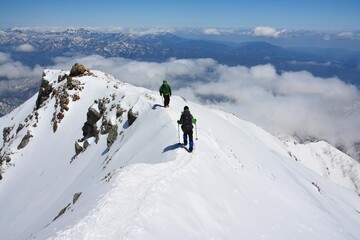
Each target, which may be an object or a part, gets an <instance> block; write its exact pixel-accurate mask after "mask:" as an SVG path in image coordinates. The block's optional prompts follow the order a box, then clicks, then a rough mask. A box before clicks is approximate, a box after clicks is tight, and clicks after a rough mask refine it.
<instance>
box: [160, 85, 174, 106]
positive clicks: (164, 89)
mask: <svg viewBox="0 0 360 240" xmlns="http://www.w3.org/2000/svg"><path fill="white" fill-rule="evenodd" d="M159 92H160V96H164V107H169V103H170V97H171V87H170V85H169V84H168V82H167V81H166V80H164V81H163V84H162V85H161V87H160V89H159Z"/></svg>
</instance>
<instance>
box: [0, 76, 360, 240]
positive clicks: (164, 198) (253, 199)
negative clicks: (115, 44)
mask: <svg viewBox="0 0 360 240" xmlns="http://www.w3.org/2000/svg"><path fill="white" fill-rule="evenodd" d="M65 73H67V72H63V71H58V70H46V71H45V76H44V79H45V80H47V81H49V83H52V86H53V89H55V90H53V92H52V93H51V94H50V96H49V98H48V99H47V100H45V102H44V103H43V104H42V106H41V107H40V108H39V109H37V110H35V111H34V112H33V109H34V106H35V102H36V99H37V96H34V97H33V98H32V99H30V100H29V101H27V102H26V103H25V104H24V105H22V106H21V107H19V108H18V109H16V110H15V111H14V112H12V113H11V114H9V115H7V116H5V117H4V118H2V119H1V120H0V127H1V129H3V128H5V127H12V129H11V130H8V131H10V134H7V135H6V137H4V139H3V140H2V141H3V143H2V146H3V148H2V152H1V154H2V156H4V155H7V156H9V157H10V158H11V160H10V161H9V162H8V163H6V164H5V163H3V172H4V173H3V174H2V175H3V179H2V180H1V181H0V239H286V240H288V239H299V240H303V239H321V240H323V239H327V240H328V239H336V240H338V239H359V236H360V227H359V226H360V201H359V200H360V199H359V196H358V195H357V194H356V193H355V192H354V191H353V189H348V188H345V187H342V186H339V185H337V184H335V183H333V182H331V181H330V180H329V179H327V178H324V177H322V176H320V175H318V174H317V173H315V172H314V171H312V170H310V169H308V168H306V167H304V166H303V165H302V164H301V163H300V162H299V161H295V160H294V158H293V155H292V154H289V150H288V147H287V146H286V145H284V144H283V143H282V142H281V141H280V140H278V139H277V138H275V137H274V136H272V135H270V134H269V133H267V132H265V131H264V130H262V129H261V128H259V127H257V126H255V125H253V124H251V123H249V122H245V121H242V120H240V119H238V118H237V117H236V116H234V115H232V114H228V113H225V112H222V111H219V110H216V109H210V108H207V107H204V106H200V105H197V104H194V103H192V102H187V101H186V100H185V99H183V98H181V97H179V96H173V97H172V98H171V102H170V108H163V107H162V106H161V105H162V100H161V98H160V96H159V94H158V93H157V92H152V91H150V90H147V89H143V88H137V87H134V86H131V85H128V84H124V83H122V82H120V81H118V80H116V79H114V78H113V77H112V76H109V75H107V74H104V73H102V72H97V71H92V73H93V75H89V76H81V77H77V78H73V79H74V80H77V81H78V83H77V86H78V88H74V89H68V88H66V84H67V81H62V82H58V79H60V78H59V76H64V74H65ZM160 82H161V81H159V83H160ZM61 89H65V90H66V92H67V94H68V95H67V97H68V99H69V100H68V101H65V102H67V104H65V105H66V106H62V105H61V101H60V100H61V99H62V98H61V97H56V92H58V93H59V94H60V95H61V91H62V90H61ZM63 95H66V94H65V93H64V92H63ZM63 95H61V96H63ZM75 95H76V96H77V97H74V96H75ZM65 98H66V97H65ZM58 99H60V100H59V101H60V102H57V100H58ZM185 105H188V106H189V108H190V111H191V113H192V114H193V115H194V117H195V118H197V123H198V126H197V134H196V133H194V135H195V136H194V138H195V137H196V136H197V137H198V140H195V150H194V152H193V153H188V152H187V151H186V149H185V148H183V147H182V146H181V145H180V144H179V141H181V138H182V137H181V130H180V129H179V128H178V126H177V123H176V120H178V119H179V117H180V114H181V111H182V109H183V107H184V106H185ZM61 106H62V107H63V108H64V109H65V110H63V111H61ZM89 108H91V111H92V112H97V113H99V114H100V115H99V116H100V119H99V120H98V121H97V122H96V124H95V125H96V126H97V129H98V130H99V131H98V134H97V135H96V134H95V136H87V137H86V138H84V139H82V138H83V126H84V123H85V122H89V121H90V120H89V118H88V117H87V115H89V111H88V110H89ZM35 113H36V114H35ZM59 113H62V114H59ZM129 115H133V116H135V117H136V120H135V121H134V122H133V123H132V124H131V125H130V122H129V119H128V118H129ZM30 116H32V117H30ZM26 119H27V120H26ZM54 119H55V120H54ZM55 121H56V122H57V123H56V124H55V123H54V122H55ZM20 124H22V126H23V127H22V128H21V129H20V130H19V126H20ZM54 124H55V125H56V128H54ZM114 126H116V127H114ZM109 129H116V136H117V137H116V140H114V142H113V143H112V144H110V145H109V139H110V138H109V135H110V134H111V132H112V130H109ZM179 130H180V131H179ZM194 130H195V129H194ZM114 131H115V130H114ZM114 131H113V132H114ZM27 132H30V134H31V137H30V141H29V143H28V144H27V145H26V146H25V147H23V148H20V149H18V146H19V143H20V142H21V140H22V139H23V138H24V136H25V135H26V134H27ZM179 133H180V135H179ZM75 141H77V142H78V144H80V145H81V146H84V147H85V145H86V149H85V150H82V151H81V152H80V153H78V155H76V154H75V147H74V145H75V144H74V143H75ZM108 146H110V147H108Z"/></svg>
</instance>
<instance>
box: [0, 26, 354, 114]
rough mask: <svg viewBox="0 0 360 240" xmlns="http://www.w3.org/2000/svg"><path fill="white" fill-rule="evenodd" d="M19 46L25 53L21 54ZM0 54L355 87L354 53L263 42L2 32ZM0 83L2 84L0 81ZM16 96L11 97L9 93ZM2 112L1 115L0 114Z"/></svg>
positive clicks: (45, 62)
mask: <svg viewBox="0 0 360 240" xmlns="http://www.w3.org/2000/svg"><path fill="white" fill-rule="evenodd" d="M21 46H25V47H27V49H25V50H24V49H21ZM0 52H3V53H6V54H10V55H11V58H12V59H13V60H14V61H19V62H21V63H23V64H25V65H27V66H31V67H34V66H35V65H40V66H44V67H45V66H51V65H52V64H53V59H54V58H55V57H59V56H68V57H69V56H70V57H71V56H79V55H80V56H86V55H92V54H98V55H101V56H104V57H123V58H128V59H133V60H139V61H154V62H162V61H166V60H167V59H169V58H178V59H182V58H187V59H194V58H213V59H215V60H216V61H218V62H219V63H221V64H226V65H230V66H234V65H244V66H247V67H250V66H255V65H259V64H272V65H274V66H275V67H276V69H277V71H278V73H281V72H283V71H302V70H305V71H309V72H311V73H312V74H313V75H315V76H319V77H325V78H328V77H335V76H337V77H339V78H340V79H341V80H343V81H345V82H347V83H350V84H354V85H356V86H360V81H359V78H358V76H359V75H360V68H359V66H360V54H359V52H357V51H350V50H343V49H321V48H303V47H302V48H284V47H279V46H275V45H272V44H269V43H267V42H263V41H260V42H259V41H256V42H245V43H233V42H224V41H213V40H197V39H189V38H183V37H179V36H176V35H174V34H172V33H169V32H159V33H146V34H136V33H131V32H127V33H109V32H100V31H94V30H87V29H82V28H80V29H69V30H66V31H61V32H53V31H41V32H39V31H35V30H19V29H15V30H5V31H1V32H0ZM0 80H1V81H4V80H8V79H6V78H4V77H1V76H0ZM37 87H38V85H36V86H34V84H32V85H31V86H26V87H25V89H24V88H21V89H19V91H20V90H21V92H25V91H29V90H30V93H27V94H25V95H23V96H19V95H17V96H14V92H13V91H12V92H11V94H10V93H9V92H8V91H5V92H6V93H3V94H2V96H0V100H1V102H3V103H6V102H8V103H9V104H10V106H11V104H18V102H15V101H14V100H13V98H14V97H17V98H20V99H23V101H25V100H26V99H28V98H29V96H31V94H32V93H35V91H34V89H36V88H37ZM15 95H16V93H15ZM6 112H8V111H3V110H2V114H4V113H6Z"/></svg>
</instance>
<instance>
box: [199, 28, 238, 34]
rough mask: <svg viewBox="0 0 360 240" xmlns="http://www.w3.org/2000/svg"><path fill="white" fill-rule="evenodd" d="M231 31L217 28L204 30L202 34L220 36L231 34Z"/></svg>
mask: <svg viewBox="0 0 360 240" xmlns="http://www.w3.org/2000/svg"><path fill="white" fill-rule="evenodd" d="M233 32H234V30H232V29H219V28H206V29H203V33H204V34H206V35H221V34H230V33H233Z"/></svg>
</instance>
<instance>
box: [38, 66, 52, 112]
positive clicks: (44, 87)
mask: <svg viewBox="0 0 360 240" xmlns="http://www.w3.org/2000/svg"><path fill="white" fill-rule="evenodd" d="M44 76H45V73H43V78H42V80H41V85H40V90H39V95H38V98H37V99H36V106H35V110H38V109H39V108H41V107H42V105H43V103H44V102H45V101H46V100H47V99H48V98H49V97H50V94H51V93H52V91H53V86H52V84H50V83H49V81H48V80H45V79H44Z"/></svg>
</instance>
